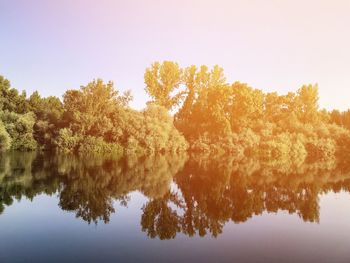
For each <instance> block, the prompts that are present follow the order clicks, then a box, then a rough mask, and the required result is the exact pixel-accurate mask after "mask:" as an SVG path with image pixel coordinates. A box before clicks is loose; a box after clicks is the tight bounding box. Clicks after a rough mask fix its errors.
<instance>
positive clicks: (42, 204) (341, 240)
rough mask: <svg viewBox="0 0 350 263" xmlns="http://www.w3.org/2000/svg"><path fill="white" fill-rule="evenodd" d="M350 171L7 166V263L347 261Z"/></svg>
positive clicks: (330, 167) (60, 162)
mask: <svg viewBox="0 0 350 263" xmlns="http://www.w3.org/2000/svg"><path fill="white" fill-rule="evenodd" d="M349 190H350V165H347V164H344V163H335V162H332V161H329V162H319V163H309V164H304V165H295V164H290V163H283V164H281V163H280V164H276V163H262V162H259V161H257V160H253V159H249V160H240V161H236V160H231V159H229V158H208V157H205V156H192V157H188V156H153V157H147V158H136V157H128V158H123V159H119V160H115V159H113V158H92V157H91V158H87V157H85V158H82V157H80V158H78V157H74V156H69V155H52V154H51V155H49V154H35V153H11V154H6V155H2V156H1V160H0V262H350V194H349Z"/></svg>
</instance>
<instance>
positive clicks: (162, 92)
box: [144, 61, 182, 110]
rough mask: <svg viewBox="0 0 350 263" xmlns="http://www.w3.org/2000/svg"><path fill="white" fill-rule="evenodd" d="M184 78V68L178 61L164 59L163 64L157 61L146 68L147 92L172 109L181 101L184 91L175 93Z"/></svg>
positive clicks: (160, 103) (154, 99) (158, 102)
mask: <svg viewBox="0 0 350 263" xmlns="http://www.w3.org/2000/svg"><path fill="white" fill-rule="evenodd" d="M181 78H182V69H181V68H180V67H179V65H178V64H177V63H174V62H172V61H164V62H163V63H162V64H160V63H159V62H155V63H153V64H152V65H151V67H150V68H147V69H146V72H145V75H144V79H145V84H146V88H145V90H146V92H147V93H148V94H149V95H150V96H151V97H152V99H153V101H154V102H155V103H156V104H158V105H160V106H163V107H165V108H166V109H168V110H171V109H172V108H173V107H174V106H176V105H178V104H179V103H180V99H181V96H182V92H178V93H177V94H174V92H175V91H176V90H177V89H178V88H179V86H180V84H181Z"/></svg>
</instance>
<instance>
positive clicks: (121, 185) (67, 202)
mask: <svg viewBox="0 0 350 263" xmlns="http://www.w3.org/2000/svg"><path fill="white" fill-rule="evenodd" d="M185 161H186V156H185V155H181V156H179V155H159V156H149V157H147V158H145V157H143V158H138V157H131V156H130V157H129V158H124V159H114V158H112V157H96V156H92V157H90V158H89V157H77V156H74V155H56V154H52V155H45V156H44V155H43V154H34V153H31V154H28V153H13V154H5V155H3V156H2V158H1V161H0V180H1V181H0V212H1V211H2V210H3V209H4V205H10V204H11V203H12V201H13V198H17V199H20V198H21V197H22V196H25V197H27V198H30V199H32V198H33V197H35V196H36V195H38V194H40V193H46V194H53V193H58V195H59V199H60V201H59V206H60V207H61V208H62V209H64V210H67V211H74V212H75V213H76V216H77V217H79V218H82V219H83V220H84V221H87V222H88V223H91V222H94V223H97V222H98V221H99V220H102V221H104V222H105V223H107V222H108V221H109V218H110V215H111V214H112V213H114V212H115V210H114V207H113V202H114V201H115V200H116V201H119V202H120V203H121V205H127V202H128V200H129V198H128V196H127V195H128V193H129V192H132V191H141V192H143V193H144V194H145V195H146V196H148V197H151V198H156V197H157V198H159V197H162V196H163V195H164V194H166V193H167V192H168V191H169V188H170V184H171V182H172V178H173V176H174V175H175V174H176V173H177V172H178V171H179V170H180V169H181V168H182V167H183V165H184V162H185Z"/></svg>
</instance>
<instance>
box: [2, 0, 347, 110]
mask: <svg viewBox="0 0 350 263" xmlns="http://www.w3.org/2000/svg"><path fill="white" fill-rule="evenodd" d="M349 14H350V1H348V0H344V1H342V0H328V1H325V0H308V1H306V0H301V1H299V0H264V1H262V0H242V1H240V0H215V1H209V0H172V1H169V0H147V1H146V0H125V1H119V0H94V1H92V0H50V1H49V0H30V1H29V0H0V75H3V76H5V77H6V78H7V79H9V80H10V81H11V84H12V86H13V87H15V88H17V89H19V90H24V89H25V90H26V91H27V94H31V93H32V92H33V91H35V90H38V91H39V92H40V93H41V94H43V96H49V95H56V96H59V97H61V96H62V95H63V93H64V92H65V91H66V90H67V89H77V88H79V87H80V86H81V85H85V84H87V83H88V82H89V81H91V80H93V79H95V78H102V79H104V80H105V81H108V80H112V81H113V82H114V84H115V86H116V87H117V88H118V89H119V90H121V91H123V90H128V89H130V90H131V91H132V93H133V95H134V101H133V103H132V106H133V107H136V108H142V107H144V106H145V102H146V101H147V100H149V98H148V97H147V95H146V93H145V91H144V87H145V85H144V81H143V74H144V71H145V69H146V67H149V66H150V65H151V63H152V62H154V61H164V60H173V61H176V62H178V63H179V64H180V66H183V67H186V66H189V65H192V64H195V65H202V64H205V65H208V66H213V65H216V64H218V65H220V66H222V67H223V68H224V69H225V74H226V76H227V80H228V81H229V82H234V81H240V82H244V83H248V84H249V85H250V86H252V87H254V88H258V89H261V90H264V91H266V92H267V91H277V92H278V93H280V94H285V93H287V92H288V91H296V90H297V89H298V88H300V87H301V86H302V85H303V84H315V83H317V84H318V86H319V96H320V101H319V104H320V107H321V108H327V109H333V108H337V109H340V110H345V109H348V108H350V100H349V99H348V98H350V96H349V95H350V15H349Z"/></svg>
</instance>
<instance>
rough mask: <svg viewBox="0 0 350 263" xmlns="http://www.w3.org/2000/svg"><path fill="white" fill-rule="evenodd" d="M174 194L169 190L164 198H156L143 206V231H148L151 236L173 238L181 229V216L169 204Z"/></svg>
mask: <svg viewBox="0 0 350 263" xmlns="http://www.w3.org/2000/svg"><path fill="white" fill-rule="evenodd" d="M173 197H174V196H172V194H171V193H170V192H169V193H167V194H166V195H165V196H163V197H162V198H157V199H154V200H152V201H150V202H148V203H147V205H146V206H144V207H143V208H142V211H143V215H142V218H141V226H142V231H146V232H147V235H148V236H149V237H151V238H155V237H156V236H159V238H160V239H171V238H174V237H175V236H176V233H177V232H179V231H180V227H179V222H178V220H179V216H178V214H177V212H176V211H175V210H173V209H172V208H171V207H169V206H168V201H169V200H171V199H172V198H173Z"/></svg>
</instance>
